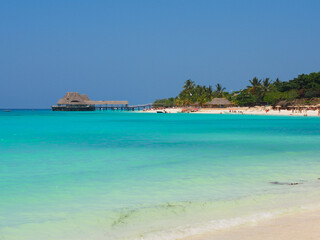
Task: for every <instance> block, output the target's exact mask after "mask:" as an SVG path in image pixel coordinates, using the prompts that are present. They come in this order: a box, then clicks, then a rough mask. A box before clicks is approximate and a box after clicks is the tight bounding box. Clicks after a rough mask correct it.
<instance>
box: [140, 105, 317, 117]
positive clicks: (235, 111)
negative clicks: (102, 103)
mask: <svg viewBox="0 0 320 240" xmlns="http://www.w3.org/2000/svg"><path fill="white" fill-rule="evenodd" d="M157 111H163V113H182V111H183V108H165V109H160V110H159V109H150V110H146V111H137V112H139V113H157ZM164 111H165V112H164ZM187 113H191V114H229V115H263V116H301V117H308V116H311V117H318V116H319V115H318V114H319V113H318V110H303V111H301V112H299V111H292V110H280V111H278V110H272V109H268V111H266V109H264V108H259V107H252V108H248V107H243V108H202V109H199V110H197V111H194V112H191V111H190V112H187Z"/></svg>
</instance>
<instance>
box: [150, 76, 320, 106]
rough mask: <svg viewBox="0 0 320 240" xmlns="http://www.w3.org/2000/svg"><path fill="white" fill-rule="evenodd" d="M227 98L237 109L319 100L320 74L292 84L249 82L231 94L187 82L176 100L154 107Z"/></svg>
mask: <svg viewBox="0 0 320 240" xmlns="http://www.w3.org/2000/svg"><path fill="white" fill-rule="evenodd" d="M216 97H218V98H221V97H223V98H227V99H228V100H230V101H231V102H232V103H234V104H235V105H239V106H255V105H275V104H277V103H278V102H280V101H287V102H290V101H293V100H295V99H306V100H309V99H312V98H319V97H320V72H317V73H316V72H313V73H310V74H301V75H299V76H298V77H296V78H294V79H292V80H289V81H280V80H279V79H278V78H277V79H276V80H274V81H273V80H271V79H270V78H264V79H259V78H257V77H254V78H252V79H250V80H249V84H248V86H247V87H246V88H244V89H241V90H239V91H233V92H228V91H226V88H225V87H223V86H222V85H221V84H220V83H218V84H216V85H215V87H212V86H211V85H209V86H202V85H197V84H196V83H195V82H194V81H192V80H191V79H188V80H187V81H185V83H184V84H183V87H182V91H181V92H180V93H179V94H178V96H176V97H172V98H168V99H158V100H156V101H155V102H154V106H165V107H173V106H190V105H199V106H204V105H205V104H206V103H207V102H209V101H211V100H212V99H213V98H216Z"/></svg>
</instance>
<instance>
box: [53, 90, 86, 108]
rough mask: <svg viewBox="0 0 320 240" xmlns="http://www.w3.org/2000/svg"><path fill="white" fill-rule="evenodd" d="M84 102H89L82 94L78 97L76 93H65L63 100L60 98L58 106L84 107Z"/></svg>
mask: <svg viewBox="0 0 320 240" xmlns="http://www.w3.org/2000/svg"><path fill="white" fill-rule="evenodd" d="M86 101H90V98H89V97H88V96H87V95H85V94H83V95H80V94H79V93H77V92H67V93H66V95H64V97H63V98H60V99H59V101H58V103H57V104H58V105H86V104H87V103H86Z"/></svg>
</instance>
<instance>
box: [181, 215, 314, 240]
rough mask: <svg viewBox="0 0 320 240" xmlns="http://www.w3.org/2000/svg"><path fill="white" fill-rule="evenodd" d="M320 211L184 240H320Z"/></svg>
mask: <svg viewBox="0 0 320 240" xmlns="http://www.w3.org/2000/svg"><path fill="white" fill-rule="evenodd" d="M319 239H320V210H316V211H309V212H304V213H296V214H294V215H290V216H281V217H277V218H273V219H268V220H264V221H261V222H259V223H257V224H251V225H245V226H238V227H234V228H230V229H228V230H221V231H216V232H214V233H207V234H205V235H198V236H194V237H190V238H186V239H184V240H319Z"/></svg>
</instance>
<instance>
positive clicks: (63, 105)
mask: <svg viewBox="0 0 320 240" xmlns="http://www.w3.org/2000/svg"><path fill="white" fill-rule="evenodd" d="M51 107H52V111H96V110H98V111H108V110H110V111H135V110H138V111H140V110H144V109H148V108H151V107H152V103H149V104H142V105H134V106H129V102H128V101H92V100H90V98H89V97H88V96H87V95H86V94H82V95H81V94H79V93H77V92H67V93H66V94H65V96H64V97H63V98H61V99H60V100H59V101H58V102H57V105H54V106H51Z"/></svg>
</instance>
